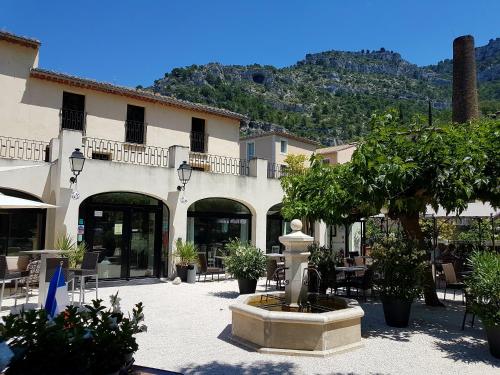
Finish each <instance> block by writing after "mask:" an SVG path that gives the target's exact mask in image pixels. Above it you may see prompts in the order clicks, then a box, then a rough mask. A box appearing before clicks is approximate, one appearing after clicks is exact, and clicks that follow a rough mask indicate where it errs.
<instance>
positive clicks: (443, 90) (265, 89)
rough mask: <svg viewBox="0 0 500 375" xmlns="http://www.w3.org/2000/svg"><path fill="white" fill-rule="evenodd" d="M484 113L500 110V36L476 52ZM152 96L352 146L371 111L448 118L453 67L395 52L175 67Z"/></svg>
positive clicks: (244, 128) (254, 128) (405, 116)
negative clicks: (278, 64) (423, 63)
mask: <svg viewBox="0 0 500 375" xmlns="http://www.w3.org/2000/svg"><path fill="white" fill-rule="evenodd" d="M476 59H477V65H478V82H479V95H480V103H481V110H482V111H483V112H484V113H490V112H496V111H499V110H500V62H499V61H500V38H497V39H496V40H491V41H490V42H489V43H488V45H486V46H483V47H479V48H476ZM148 89H151V90H153V91H155V92H160V93H162V94H165V95H171V96H175V97H177V98H180V99H185V100H189V101H194V102H199V103H206V104H210V105H214V106H218V107H223V108H227V109H230V110H233V111H236V112H239V113H243V114H246V115H248V117H249V118H250V119H252V120H255V121H256V123H254V124H250V126H248V124H246V125H245V124H243V126H242V131H243V132H244V133H248V132H251V131H259V127H263V128H265V129H266V130H267V129H268V128H269V126H270V125H268V124H267V123H272V124H278V125H279V126H282V127H284V128H286V129H288V130H289V131H292V132H295V133H297V134H300V135H303V136H307V137H309V138H312V139H316V140H319V141H321V142H322V143H323V144H325V145H330V144H333V143H336V142H339V141H340V142H345V141H349V140H354V139H356V138H357V137H359V136H362V135H363V134H365V133H366V132H368V131H369V129H368V120H369V117H370V115H371V113H373V112H374V111H382V110H385V109H387V108H389V107H396V108H399V109H400V111H401V113H402V116H403V121H409V120H410V119H411V118H412V116H414V115H415V114H417V113H421V114H425V113H427V101H428V99H430V100H431V101H432V103H433V108H434V118H435V119H436V120H437V121H440V120H441V121H442V120H449V119H450V118H451V112H450V106H451V61H449V60H445V61H442V62H439V63H438V64H436V65H432V66H428V67H418V66H416V65H414V64H411V63H409V62H407V61H405V60H404V59H402V58H401V56H400V55H399V54H398V53H396V52H393V51H386V50H385V49H383V48H382V49H380V50H378V51H368V50H363V51H358V52H340V51H327V52H321V53H316V54H308V55H306V58H305V59H304V60H302V61H299V62H297V63H296V64H295V65H292V66H290V67H285V68H275V67H273V66H269V65H258V64H256V65H247V66H239V65H229V66H227V65H222V64H218V63H210V64H206V65H192V66H189V67H184V68H175V69H173V70H172V71H171V72H170V73H166V74H165V76H164V77H163V78H161V79H158V80H156V81H155V82H154V85H153V86H151V87H149V88H148Z"/></svg>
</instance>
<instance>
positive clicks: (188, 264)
mask: <svg viewBox="0 0 500 375" xmlns="http://www.w3.org/2000/svg"><path fill="white" fill-rule="evenodd" d="M174 256H175V257H177V263H176V264H175V268H176V271H177V276H179V277H180V278H181V280H182V281H183V282H186V281H188V271H190V273H191V275H190V276H193V275H192V274H193V273H194V277H195V276H196V269H195V265H196V264H197V263H198V248H197V247H196V245H195V244H194V243H192V242H183V241H182V240H181V239H178V240H177V242H176V243H175V253H174ZM190 279H192V277H191V278H190ZM190 281H192V280H190Z"/></svg>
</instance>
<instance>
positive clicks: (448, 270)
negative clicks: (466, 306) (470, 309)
mask: <svg viewBox="0 0 500 375" xmlns="http://www.w3.org/2000/svg"><path fill="white" fill-rule="evenodd" d="M442 266H443V272H444V278H445V285H444V297H443V300H446V290H447V289H452V290H453V299H455V293H456V291H457V290H460V291H461V292H462V302H464V301H465V295H464V288H465V284H464V283H462V282H459V281H458V279H457V275H456V273H455V269H454V267H453V264H452V263H443V265H442Z"/></svg>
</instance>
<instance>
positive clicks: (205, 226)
mask: <svg viewBox="0 0 500 375" xmlns="http://www.w3.org/2000/svg"><path fill="white" fill-rule="evenodd" d="M187 216H188V218H187V240H188V241H190V242H194V243H195V244H196V245H197V246H198V249H199V250H200V251H203V252H206V253H207V258H208V259H209V263H216V261H215V260H214V259H213V256H215V255H216V253H217V252H218V250H220V249H223V248H224V246H225V245H226V243H227V242H229V240H231V239H239V240H240V241H242V242H247V241H250V239H251V228H252V213H251V212H250V210H249V209H248V207H246V206H245V205H244V204H242V203H240V202H237V201H235V200H232V199H226V198H206V199H201V200H199V201H196V202H194V203H193V204H191V206H189V208H188V213H187Z"/></svg>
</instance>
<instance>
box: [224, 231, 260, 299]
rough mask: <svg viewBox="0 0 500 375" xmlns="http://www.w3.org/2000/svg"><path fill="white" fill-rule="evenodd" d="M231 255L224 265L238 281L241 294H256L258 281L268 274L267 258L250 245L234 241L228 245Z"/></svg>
mask: <svg viewBox="0 0 500 375" xmlns="http://www.w3.org/2000/svg"><path fill="white" fill-rule="evenodd" d="M226 249H227V250H228V251H229V255H228V256H227V257H226V259H225V261H224V264H225V265H226V268H227V271H228V272H229V273H230V274H232V275H233V276H234V277H235V278H236V279H237V280H238V286H239V288H240V293H241V294H248V293H255V289H256V287H257V280H258V279H259V277H261V276H262V275H263V274H264V273H265V272H266V263H267V260H266V256H265V255H264V253H263V252H262V251H260V249H258V248H256V247H255V246H253V245H251V244H249V243H243V242H240V241H238V240H232V241H230V242H229V243H228V244H227V245H226Z"/></svg>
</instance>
